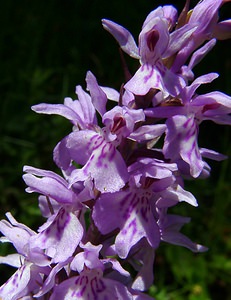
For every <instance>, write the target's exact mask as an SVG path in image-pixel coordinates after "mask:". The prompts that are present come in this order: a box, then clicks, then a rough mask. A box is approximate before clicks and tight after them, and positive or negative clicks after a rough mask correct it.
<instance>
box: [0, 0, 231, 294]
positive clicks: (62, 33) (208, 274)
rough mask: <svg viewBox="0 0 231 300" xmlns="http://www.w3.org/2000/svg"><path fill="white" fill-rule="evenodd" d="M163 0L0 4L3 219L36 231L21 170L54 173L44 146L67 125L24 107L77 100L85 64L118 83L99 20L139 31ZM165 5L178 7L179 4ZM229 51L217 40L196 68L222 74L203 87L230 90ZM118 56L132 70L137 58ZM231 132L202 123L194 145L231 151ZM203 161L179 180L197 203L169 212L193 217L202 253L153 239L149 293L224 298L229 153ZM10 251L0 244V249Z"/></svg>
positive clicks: (230, 254) (229, 229)
mask: <svg viewBox="0 0 231 300" xmlns="http://www.w3.org/2000/svg"><path fill="white" fill-rule="evenodd" d="M191 2H192V4H195V3H196V2H197V1H191ZM164 4H169V2H167V1H151V0H145V1H141V0H140V1H132V0H121V1H120V0H117V1H115V0H113V1H110V2H108V1H106V0H98V1H96V0H92V1H90V0H82V1H81V0H67V1H64V0H63V1H61V0H56V1H55V0H49V1H46V2H45V1H38V0H34V1H29V0H27V1H26V0H21V1H13V0H7V1H3V0H1V1H0V97H1V109H0V203H1V209H0V217H1V219H2V218H5V216H4V214H5V213H6V212H7V211H11V212H12V214H13V215H14V216H15V217H16V218H17V220H18V221H20V222H23V223H25V224H27V225H28V226H31V227H32V228H33V229H35V230H36V229H37V227H38V226H39V225H41V224H42V222H43V220H42V219H41V217H40V215H39V211H38V208H37V195H33V194H32V195H28V194H26V193H25V192H24V189H25V185H24V183H23V181H22V179H21V176H22V168H23V166H24V165H32V166H35V167H38V168H43V169H51V170H53V171H57V169H56V166H55V164H54V163H53V162H52V150H53V148H54V146H55V145H56V143H57V142H58V141H59V140H60V139H61V138H62V137H64V136H65V135H66V134H67V133H68V132H69V131H70V130H71V125H70V124H69V122H68V121H67V120H64V119H63V118H61V117H58V116H51V117H50V116H43V115H36V114H35V113H34V112H32V111H31V110H30V107H31V105H34V104H38V103H41V102H47V103H62V102H63V98H64V97H66V96H70V97H72V98H75V94H74V92H75V86H76V85H78V84H81V85H82V86H83V87H85V74H86V72H87V71H88V70H91V71H92V72H93V73H94V74H95V76H96V77H97V79H98V82H99V83H100V84H101V85H104V86H111V87H114V88H116V89H119V88H120V85H121V83H122V82H123V81H124V78H123V71H122V67H121V63H120V56H119V51H118V45H117V44H116V42H115V41H114V39H113V38H112V37H111V36H110V35H109V34H108V33H107V32H106V31H104V30H103V28H102V26H101V21H100V20H101V19H102V18H108V19H112V20H114V21H115V22H118V23H119V24H121V25H123V26H125V27H126V28H128V29H129V30H130V31H131V32H132V33H133V34H134V36H135V37H136V38H137V37H138V34H139V31H140V28H141V26H142V23H143V21H144V19H145V17H146V15H147V14H148V13H149V12H150V11H151V10H152V9H154V8H156V7H157V6H158V5H164ZM171 4H173V5H175V6H176V7H177V8H178V9H179V11H180V10H181V9H182V6H183V4H184V1H173V2H172V3H171ZM229 17H231V6H230V3H228V4H226V5H225V6H224V7H223V8H222V10H221V18H223V19H225V18H229ZM230 49H231V43H230V41H224V42H218V44H217V46H216V47H215V48H214V49H213V50H212V51H211V53H209V55H208V56H207V57H206V59H204V61H202V62H201V64H200V66H198V67H196V68H195V73H196V75H202V74H205V73H208V72H212V71H214V72H218V73H220V77H219V79H217V80H216V81H215V82H214V83H212V84H211V85H209V86H208V87H203V89H201V92H206V91H211V90H221V91H223V92H226V93H228V94H231V57H230ZM126 60H127V62H128V65H129V66H130V69H131V71H132V72H133V71H135V69H136V67H137V61H133V60H132V59H130V58H128V57H126ZM230 137H231V135H230V128H228V127H226V126H218V125H215V124H213V123H211V122H208V123H203V124H202V126H201V131H200V137H199V138H200V143H199V144H200V146H201V147H208V148H211V149H214V150H217V151H220V152H222V153H224V154H227V155H230V154H231V143H230ZM209 163H210V162H209ZM210 165H211V167H212V173H211V177H210V178H209V179H207V180H205V181H202V180H198V181H195V182H189V183H186V187H187V188H188V189H189V190H190V191H192V192H193V193H194V194H195V196H196V197H197V199H198V202H199V207H198V208H192V207H189V206H187V205H185V204H182V205H179V206H178V207H177V208H176V209H175V210H174V212H175V213H178V214H182V215H185V216H191V217H192V222H191V224H189V225H187V226H186V227H185V228H184V230H183V231H184V232H185V233H186V234H187V235H189V236H190V237H191V238H192V239H193V240H195V241H197V242H199V243H202V244H204V245H206V246H207V247H209V251H208V252H207V253H204V254H197V255H195V254H193V253H191V252H190V251H188V250H187V249H182V248H180V247H177V246H171V245H166V244H163V245H161V247H160V248H159V249H158V251H157V254H156V262H155V282H154V285H153V286H152V287H151V289H150V291H149V293H150V295H152V296H153V297H154V296H155V298H156V299H157V300H172V299H177V300H178V299H179V300H181V299H190V300H194V299H199V300H200V299H203V300H209V299H227V300H229V299H231V221H230V220H231V187H230V182H231V175H230V173H231V160H230V159H229V160H227V161H224V162H222V163H216V162H211V163H210ZM8 250H9V249H8V247H6V245H1V247H0V254H1V255H5V254H6V253H7V251H8ZM0 268H1V269H0V270H1V271H0V272H1V280H3V281H4V280H5V279H6V278H8V276H9V272H8V268H6V267H5V266H0ZM10 272H11V270H10ZM12 272H13V270H12Z"/></svg>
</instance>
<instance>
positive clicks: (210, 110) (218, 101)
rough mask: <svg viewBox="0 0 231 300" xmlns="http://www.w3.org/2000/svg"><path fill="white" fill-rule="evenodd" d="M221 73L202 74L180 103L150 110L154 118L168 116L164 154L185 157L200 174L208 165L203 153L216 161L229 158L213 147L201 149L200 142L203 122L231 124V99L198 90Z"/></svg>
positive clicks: (170, 156)
mask: <svg viewBox="0 0 231 300" xmlns="http://www.w3.org/2000/svg"><path fill="white" fill-rule="evenodd" d="M217 77H218V75H217V74H216V73H210V74H206V75H203V76H200V77H198V78H197V79H196V80H194V82H193V83H192V84H191V85H190V86H188V87H186V88H185V89H184V90H183V91H182V93H181V97H179V101H180V104H181V105H179V106H171V105H170V106H168V105H166V106H165V105H164V103H162V104H161V106H158V107H154V108H151V109H147V110H146V114H147V115H148V116H149V117H150V116H152V117H155V116H158V117H163V118H167V121H166V125H167V130H166V138H165V143H164V147H163V153H164V155H165V157H166V158H170V159H171V161H172V162H177V161H179V160H180V159H183V161H185V162H186V163H187V164H188V165H189V166H190V174H191V176H193V177H198V176H199V175H200V174H201V172H202V171H203V169H204V167H206V165H205V163H204V161H203V159H202V156H205V157H207V158H212V159H215V160H222V159H225V156H224V155H221V154H219V153H215V152H214V151H211V150H208V149H207V150H206V151H205V149H204V150H203V151H201V150H200V149H199V146H198V144H197V140H198V133H199V127H198V126H199V124H200V123H201V122H202V121H204V120H212V121H214V122H215V123H219V124H230V123H231V119H230V115H229V114H230V112H231V98H230V97H229V96H227V95H225V94H223V93H221V92H211V93H208V94H204V95H197V94H196V93H195V91H196V89H197V88H198V87H199V86H200V85H201V84H205V83H209V82H211V81H212V80H214V79H215V78H217Z"/></svg>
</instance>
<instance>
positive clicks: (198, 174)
mask: <svg viewBox="0 0 231 300" xmlns="http://www.w3.org/2000/svg"><path fill="white" fill-rule="evenodd" d="M224 2H227V1H224V0H223V1H222V0H216V1H214V0H204V1H200V2H199V3H198V4H197V5H196V6H195V7H194V9H192V10H189V1H186V5H185V7H184V9H183V11H182V12H181V14H180V15H179V17H178V13H177V10H176V9H175V7H173V6H171V5H168V6H163V7H158V8H157V9H155V10H153V11H151V13H150V14H149V15H148V16H147V18H146V19H145V21H144V23H143V26H142V30H141V32H140V35H139V44H138V46H137V45H136V43H135V41H134V38H133V37H132V35H131V33H130V32H129V31H128V30H126V29H125V28H123V27H122V26H120V25H118V24H116V23H114V22H112V21H110V20H106V19H104V20H103V21H102V22H103V27H104V28H105V29H106V30H107V31H109V32H110V33H111V34H112V35H113V36H114V37H115V39H116V40H117V41H118V43H119V44H120V47H121V48H122V50H123V51H124V52H126V53H127V54H128V55H130V56H131V57H133V58H135V59H138V60H139V62H140V65H139V68H138V70H137V72H136V73H135V74H134V75H133V76H130V78H128V79H127V82H126V83H125V84H124V85H123V86H122V88H121V91H120V92H118V91H116V90H114V89H113V88H109V87H102V86H99V85H98V83H97V80H96V78H95V76H94V75H93V74H92V73H91V72H90V71H89V72H88V73H87V75H86V84H87V92H85V91H84V90H83V89H82V87H81V86H77V87H76V94H77V100H72V99H71V98H65V100H64V104H38V105H35V106H33V107H32V110H34V111H35V112H37V113H43V114H57V115H61V116H63V117H65V118H67V119H68V120H69V121H70V122H71V123H72V124H73V130H72V132H71V133H70V134H69V135H67V136H66V137H64V138H63V139H62V140H61V141H60V142H59V143H58V144H57V146H56V147H55V149H54V156H53V157H54V161H55V163H56V164H57V166H58V167H59V168H60V170H61V171H62V176H60V175H58V174H56V173H54V172H52V171H48V170H42V169H37V168H34V167H30V166H25V167H24V171H25V173H26V174H25V175H24V176H23V178H24V181H25V183H26V185H27V186H28V187H27V189H26V191H27V192H28V193H32V192H36V193H38V194H39V198H38V199H39V207H40V210H41V213H42V215H43V216H44V217H45V218H46V222H45V223H44V224H43V225H42V226H41V227H40V228H39V229H38V231H37V232H35V231H33V230H31V229H30V228H28V227H27V226H26V225H24V224H21V223H18V222H17V221H16V220H15V219H14V218H13V216H12V215H11V214H10V213H7V214H6V216H7V218H8V221H6V220H2V221H0V231H1V232H2V234H3V236H2V237H1V242H10V243H12V244H13V245H14V247H15V249H16V250H17V252H18V253H17V254H10V255H8V256H6V257H0V263H5V264H8V265H11V266H13V267H16V268H17V271H16V272H15V273H14V274H13V275H12V276H11V277H10V278H9V280H8V281H7V282H6V283H5V284H3V285H2V286H1V287H0V298H1V299H5V300H6V299H7V300H8V299H9V300H16V299H27V300H28V299H34V298H38V299H51V300H54V299H105V300H106V299H110V300H113V299H123V300H126V299H129V300H130V299H136V300H138V299H139V300H144V299H151V297H150V296H148V295H147V294H145V291H146V290H147V289H148V288H149V287H150V285H151V284H152V283H153V263H154V256H155V251H156V249H157V248H158V246H159V244H160V242H161V241H164V242H167V243H171V244H176V245H181V246H184V247H187V248H189V249H191V250H192V251H194V252H203V251H205V250H206V247H203V246H201V245H199V244H196V243H194V242H192V241H191V240H190V239H189V238H188V237H186V236H185V235H183V234H182V233H180V229H181V227H182V226H183V225H184V224H185V223H188V222H189V221H190V219H189V218H186V217H182V216H178V215H173V214H170V213H168V209H169V208H170V207H173V206H175V205H177V204H178V203H179V202H182V201H184V202H187V203H189V204H190V205H193V206H197V201H196V199H195V197H194V196H193V195H192V194H191V193H190V192H189V191H186V190H185V189H184V180H186V179H195V178H206V177H207V176H209V173H210V167H209V165H208V163H207V162H205V161H204V158H209V159H214V160H222V159H224V158H225V156H224V155H222V154H219V153H217V152H215V151H213V150H209V149H205V148H200V147H199V146H198V142H197V140H198V133H199V124H200V123H201V122H202V121H204V120H211V121H213V122H215V123H218V124H231V116H230V115H229V114H230V113H231V97H229V96H227V95H226V94H224V93H221V92H218V91H213V92H210V93H207V94H203V95H199V94H197V93H196V90H197V88H198V87H199V86H200V85H202V84H206V83H210V82H212V81H213V80H214V79H215V78H217V77H218V74H216V73H209V74H206V75H202V76H200V77H198V78H194V73H193V68H194V66H195V65H197V64H198V63H199V62H200V61H201V60H202V59H203V57H204V56H205V55H206V54H207V53H208V52H209V51H210V50H211V49H212V48H213V46H214V45H215V43H216V40H217V39H226V38H229V37H230V36H231V34H230V31H231V20H225V21H222V22H218V10H219V8H220V6H221V5H223V4H224ZM108 107H109V109H108ZM131 269H133V271H132V272H131V271H130V272H129V271H128V270H131Z"/></svg>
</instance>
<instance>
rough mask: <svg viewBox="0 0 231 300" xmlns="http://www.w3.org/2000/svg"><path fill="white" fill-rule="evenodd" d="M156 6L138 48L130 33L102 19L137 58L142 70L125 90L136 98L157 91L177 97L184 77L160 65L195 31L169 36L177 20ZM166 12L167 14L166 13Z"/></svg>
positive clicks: (124, 46)
mask: <svg viewBox="0 0 231 300" xmlns="http://www.w3.org/2000/svg"><path fill="white" fill-rule="evenodd" d="M164 8H165V7H163V8H162V7H159V8H157V9H156V10H154V11H153V12H151V13H150V14H149V15H148V17H147V18H146V20H145V22H144V24H143V28H142V31H141V33H140V36H139V48H138V47H137V46H136V44H135V41H134V39H133V37H132V35H131V33H130V32H129V31H127V29H125V28H123V27H122V26H120V25H118V24H116V23H114V22H112V21H110V20H106V19H104V20H103V21H102V22H103V26H104V28H105V29H106V30H107V31H109V32H110V33H111V34H112V35H113V36H114V37H115V38H116V40H117V41H118V42H119V44H120V46H121V48H122V49H123V50H124V51H125V52H126V53H128V54H129V55H130V56H131V57H134V58H138V59H140V63H141V67H140V68H139V69H138V71H137V72H136V74H135V75H134V76H133V77H132V78H131V79H130V80H129V81H128V82H127V83H126V84H125V86H124V87H125V89H127V90H129V91H130V92H132V93H134V94H136V95H145V94H147V92H148V91H149V90H150V89H158V90H161V91H162V92H163V94H164V95H165V96H167V95H169V94H170V95H173V96H176V95H178V94H179V93H180V91H181V89H182V88H183V87H184V86H185V81H184V80H183V78H181V77H180V76H178V75H177V74H174V73H173V72H171V71H170V70H169V69H168V68H167V67H166V66H165V65H164V63H163V60H166V59H167V58H168V57H171V56H173V55H174V54H175V53H176V52H177V51H179V50H180V49H181V48H182V46H183V45H184V44H186V43H187V40H188V39H189V38H190V36H191V35H192V33H193V32H194V31H195V28H193V29H192V27H187V26H185V27H184V28H180V29H178V30H175V31H174V32H172V33H169V29H171V27H172V23H173V24H174V23H175V21H173V20H175V19H176V13H175V9H174V8H172V9H169V6H168V9H164ZM166 11H168V12H169V13H168V14H166Z"/></svg>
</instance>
